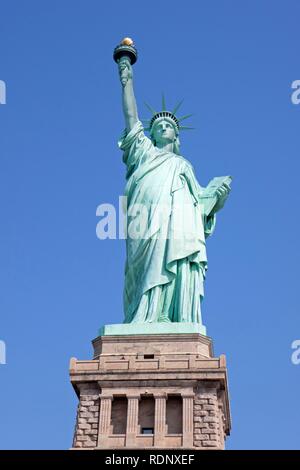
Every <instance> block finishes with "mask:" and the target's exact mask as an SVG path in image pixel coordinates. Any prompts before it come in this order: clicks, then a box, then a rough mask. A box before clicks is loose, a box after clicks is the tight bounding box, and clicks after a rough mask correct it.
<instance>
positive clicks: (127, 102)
mask: <svg viewBox="0 0 300 470" xmlns="http://www.w3.org/2000/svg"><path fill="white" fill-rule="evenodd" d="M118 65H119V74H120V80H121V84H122V95H123V112H124V117H125V124H126V129H127V132H129V131H130V130H131V129H132V128H133V126H134V125H135V124H136V122H137V121H138V119H139V118H138V112H137V105H136V100H135V96H134V91H133V73H132V67H131V63H130V60H129V59H128V57H126V56H124V57H122V58H121V59H120V60H119V62H118Z"/></svg>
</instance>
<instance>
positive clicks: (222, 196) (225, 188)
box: [214, 183, 231, 212]
mask: <svg viewBox="0 0 300 470" xmlns="http://www.w3.org/2000/svg"><path fill="white" fill-rule="evenodd" d="M230 189H231V188H230V186H229V184H227V183H223V184H222V186H221V187H220V188H219V189H218V190H217V191H216V195H217V198H218V200H217V203H216V205H215V207H214V212H217V211H219V210H220V209H222V207H223V206H224V204H225V202H226V199H227V198H228V195H229V193H230Z"/></svg>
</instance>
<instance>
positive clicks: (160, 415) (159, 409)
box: [154, 393, 167, 447]
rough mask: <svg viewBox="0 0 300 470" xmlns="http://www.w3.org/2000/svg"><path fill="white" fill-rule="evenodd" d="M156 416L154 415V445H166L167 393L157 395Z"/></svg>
mask: <svg viewBox="0 0 300 470" xmlns="http://www.w3.org/2000/svg"><path fill="white" fill-rule="evenodd" d="M154 398H155V417H154V446H155V447H162V446H164V438H165V434H166V402H167V396H166V394H165V393H162V394H161V395H155V396H154Z"/></svg>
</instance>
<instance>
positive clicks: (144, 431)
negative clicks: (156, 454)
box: [142, 428, 154, 434]
mask: <svg viewBox="0 0 300 470" xmlns="http://www.w3.org/2000/svg"><path fill="white" fill-rule="evenodd" d="M142 434H154V428H142Z"/></svg>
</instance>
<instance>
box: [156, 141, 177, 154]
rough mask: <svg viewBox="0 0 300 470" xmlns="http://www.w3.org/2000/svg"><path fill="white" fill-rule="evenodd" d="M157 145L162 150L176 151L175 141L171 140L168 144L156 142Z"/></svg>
mask: <svg viewBox="0 0 300 470" xmlns="http://www.w3.org/2000/svg"><path fill="white" fill-rule="evenodd" d="M156 147H157V148H158V149H159V150H162V151H164V152H171V153H172V152H173V151H174V143H173V142H170V143H168V144H156Z"/></svg>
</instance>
